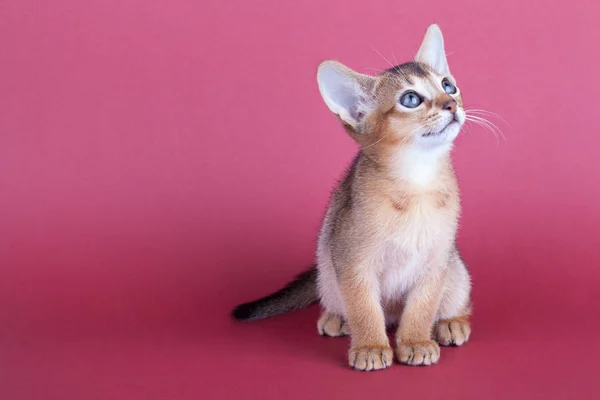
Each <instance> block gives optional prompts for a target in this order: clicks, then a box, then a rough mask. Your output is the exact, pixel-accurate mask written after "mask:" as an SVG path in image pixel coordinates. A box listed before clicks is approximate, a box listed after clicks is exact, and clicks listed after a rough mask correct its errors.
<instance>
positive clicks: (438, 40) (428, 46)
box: [415, 24, 450, 75]
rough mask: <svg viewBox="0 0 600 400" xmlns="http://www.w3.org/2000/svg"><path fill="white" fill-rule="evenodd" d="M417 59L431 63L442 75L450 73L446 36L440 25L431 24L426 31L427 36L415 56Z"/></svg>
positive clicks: (424, 62)
mask: <svg viewBox="0 0 600 400" xmlns="http://www.w3.org/2000/svg"><path fill="white" fill-rule="evenodd" d="M415 61H417V62H420V63H423V64H427V65H429V66H430V67H431V68H432V69H433V70H434V71H435V72H437V73H438V74H440V75H448V74H450V68H448V60H446V52H445V50H444V37H443V36H442V31H441V30H440V27H439V26H437V25H436V24H433V25H430V26H429V28H428V29H427V32H426V33H425V38H424V39H423V43H421V47H420V48H419V51H418V52H417V55H416V56H415Z"/></svg>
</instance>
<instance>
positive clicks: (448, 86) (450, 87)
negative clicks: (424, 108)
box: [442, 78, 456, 94]
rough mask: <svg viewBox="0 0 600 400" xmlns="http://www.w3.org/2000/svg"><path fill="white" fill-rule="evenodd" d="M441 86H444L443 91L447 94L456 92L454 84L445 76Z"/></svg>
mask: <svg viewBox="0 0 600 400" xmlns="http://www.w3.org/2000/svg"><path fill="white" fill-rule="evenodd" d="M442 87H443V88H444V92H446V93H448V94H455V93H456V86H454V85H453V84H452V83H450V81H449V80H448V79H446V78H444V80H443V81H442Z"/></svg>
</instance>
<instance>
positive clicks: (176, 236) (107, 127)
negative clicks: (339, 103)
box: [0, 0, 600, 400]
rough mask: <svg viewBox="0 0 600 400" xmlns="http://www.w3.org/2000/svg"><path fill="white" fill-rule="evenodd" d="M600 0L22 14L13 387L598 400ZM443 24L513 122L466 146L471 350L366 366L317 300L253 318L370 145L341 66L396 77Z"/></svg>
mask: <svg viewBox="0 0 600 400" xmlns="http://www.w3.org/2000/svg"><path fill="white" fill-rule="evenodd" d="M599 4H600V3H598V2H597V1H595V0H588V1H584V0H571V1H548V0H527V1H523V0H519V1H517V0H501V1H479V0H470V1H436V0H430V1H427V2H419V1H402V2H401V1H377V0H370V1H353V0H345V1H342V0H336V1H318V2H317V1H295V2H291V1H281V0H279V1H275V0H272V1H242V0H236V1H217V0H210V1H207V0H201V1H185V0H86V1H79V0H54V1H33V0H5V1H3V2H2V4H1V6H0V38H1V39H0V41H1V42H0V43H1V45H0V71H1V73H2V76H1V78H0V266H1V277H0V366H1V367H0V397H2V398H3V399H6V400H21V399H31V400H37V399H44V400H47V399H61V400H70V399H183V400H184V399H228V398H252V397H256V398H261V399H268V398H285V399H310V398H361V399H365V398H371V397H377V398H385V397H389V398H396V397H404V396H410V397H411V398H434V397H435V398H439V397H440V396H443V398H445V399H449V398H450V399H453V398H462V399H464V398H476V399H481V398H486V399H495V398H498V399H501V398H509V397H510V398H523V399H532V398H538V397H539V398H542V397H543V398H545V399H554V398H556V399H558V398H591V397H593V395H592V393H596V395H597V392H598V389H597V387H598V386H597V371H598V368H597V364H596V361H597V359H598V355H599V354H600V344H599V343H600V342H599V341H598V330H599V329H600V321H599V316H600V301H599V295H600V293H599V283H598V281H599V279H600V272H599V269H598V265H599V262H600V246H599V243H598V242H599V233H600V232H599V228H598V227H599V226H600V225H599V223H600V185H599V176H600V162H599V161H598V155H597V153H598V147H599V145H600V135H599V134H598V122H597V121H598V109H599V107H598V106H599V105H600V104H599V99H600V84H599V83H598V79H599V78H598V76H597V71H599V70H600V57H599V55H598V43H600V26H599V24H598V16H599V15H600V6H599ZM432 22H437V23H439V24H440V25H441V27H442V30H443V32H444V34H445V38H446V43H447V51H448V52H449V53H450V56H449V61H450V66H451V68H452V70H453V72H454V74H455V76H456V77H457V79H458V83H459V86H460V87H461V89H462V91H463V93H464V96H465V101H466V103H467V105H469V106H471V107H475V108H485V109H487V110H491V111H494V112H496V113H498V114H500V115H501V116H502V117H503V118H504V119H505V120H506V121H507V124H505V123H503V122H502V121H500V120H498V119H494V120H493V121H494V122H496V123H498V124H499V126H500V127H501V128H502V130H503V131H504V134H505V136H506V140H501V141H500V143H499V144H497V142H496V139H495V138H494V137H493V135H492V134H490V133H489V132H486V131H484V130H482V129H481V128H479V127H477V126H472V127H471V133H468V132H465V134H464V135H461V137H459V139H458V142H457V146H456V151H455V160H456V169H457V172H458V175H459V178H460V181H461V184H462V191H463V200H464V216H463V218H462V224H461V230H460V234H459V245H460V247H461V248H462V250H463V254H464V257H465V259H466V261H467V262H468V264H469V266H470V269H471V272H472V275H473V279H474V285H475V286H474V287H475V289H474V300H475V317H474V319H473V329H474V330H473V336H472V341H471V342H470V343H469V344H468V345H466V346H465V347H464V348H460V349H443V350H442V358H441V360H440V364H439V365H437V366H435V367H431V368H408V367H402V366H399V365H397V364H395V365H394V366H393V367H392V368H391V369H389V370H386V371H382V372H377V373H371V374H364V373H363V374H361V373H357V372H353V371H351V370H349V369H347V368H346V365H345V357H346V356H345V352H346V349H347V346H348V340H347V339H339V340H333V339H331V340H327V339H324V338H320V337H318V336H317V334H316V325H315V324H316V318H317V314H318V309H317V308H316V307H312V308H310V309H308V310H304V311H301V312H297V313H293V314H289V315H286V316H282V317H279V318H275V319H272V320H268V321H263V322H259V323H252V324H236V323H234V322H233V321H231V320H230V319H229V316H228V313H229V311H230V309H231V307H232V306H233V305H234V304H236V303H238V302H241V301H247V300H251V299H253V298H255V297H257V296H260V295H264V294H267V293H268V292H269V291H271V290H274V289H277V288H278V287H279V286H280V285H282V284H283V283H285V282H286V281H287V280H288V279H289V278H291V277H292V275H294V274H296V273H298V272H299V271H301V270H303V269H304V268H305V267H306V266H307V265H308V264H309V263H311V262H312V260H313V252H314V247H315V238H316V234H317V229H318V226H319V222H320V219H321V217H322V214H323V211H324V207H325V204H326V201H327V199H328V196H329V193H330V189H331V188H332V186H333V184H334V182H335V181H336V179H337V178H338V177H339V175H340V173H341V171H342V170H343V169H344V168H345V167H346V165H347V164H348V162H349V161H350V159H351V158H352V156H353V155H354V153H355V151H356V148H355V146H354V145H353V143H352V141H351V140H350V138H349V137H347V136H346V134H345V133H344V132H343V130H342V128H341V127H340V125H339V124H338V122H337V121H336V119H335V118H334V117H333V116H332V115H330V113H329V111H328V110H327V108H326V107H325V105H324V104H323V102H322V100H321V98H320V96H319V93H318V90H317V86H316V81H315V72H316V67H317V65H318V63H319V62H320V61H322V60H324V59H329V58H333V59H337V60H340V61H342V62H344V63H346V64H347V65H349V66H351V67H353V68H355V69H357V70H358V71H360V72H366V73H376V69H384V68H387V67H388V64H387V62H386V61H384V60H383V58H382V57H381V56H379V55H378V54H377V52H376V51H374V50H373V49H372V47H374V48H375V49H377V51H379V52H380V53H381V54H382V55H383V56H385V57H386V58H388V59H389V60H391V61H393V59H394V58H396V59H397V60H398V61H407V60H409V59H410V58H412V56H413V55H414V53H415V52H416V50H417V48H418V45H419V43H420V40H421V38H422V35H423V34H424V32H425V29H426V28H427V26H428V25H429V24H430V23H432ZM392 396H393V397H392ZM415 396H418V397H415Z"/></svg>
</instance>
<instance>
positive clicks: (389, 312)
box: [233, 25, 471, 371]
mask: <svg viewBox="0 0 600 400" xmlns="http://www.w3.org/2000/svg"><path fill="white" fill-rule="evenodd" d="M317 81H318V84H319V90H320V92H321V95H322V96H323V100H324V101H325V104H327V107H329V109H330V110H331V111H332V112H333V113H334V114H335V115H336V116H337V117H338V118H339V120H340V121H341V122H342V124H343V125H344V127H345V128H346V130H347V132H348V133H349V134H350V136H351V137H352V138H353V139H354V140H356V141H357V142H358V144H359V145H360V152H359V153H358V155H357V156H356V158H355V160H354V162H353V163H352V165H351V167H350V168H349V170H348V171H347V173H346V175H345V177H344V179H343V180H342V181H341V182H340V184H339V185H338V187H337V188H336V190H335V191H334V193H333V195H332V198H331V201H330V203H329V207H328V209H327V213H326V215H325V218H324V221H323V225H322V228H321V232H320V236H319V240H318V249H317V264H316V266H315V267H313V268H312V269H310V270H309V271H307V272H305V273H303V274H301V275H300V276H299V277H298V278H297V279H296V280H295V281H293V282H291V283H290V284H288V286H286V287H285V288H283V289H281V290H280V291H278V292H276V293H274V294H271V295H270V296H267V297H265V298H263V299H260V300H257V301H254V302H251V303H247V304H242V305H240V306H238V307H237V308H236V309H235V310H234V312H233V316H234V317H235V318H236V319H240V320H253V319H262V318H266V317H270V316H274V315H278V314H281V313H284V312H287V311H291V310H294V309H297V308H301V307H305V306H307V305H309V304H311V303H313V302H316V301H319V302H320V303H321V306H322V309H323V311H322V314H321V317H320V318H319V321H318V324H317V325H318V331H319V333H320V334H321V335H325V336H333V337H338V336H344V335H350V337H351V347H350V351H349V353H348V363H349V364H350V366H351V367H353V368H355V369H357V370H366V371H371V370H379V369H384V368H386V367H389V366H390V365H391V364H392V361H393V358H394V357H393V355H394V352H393V350H392V347H391V346H390V342H389V338H388V335H387V332H386V327H389V326H398V328H397V331H396V334H395V338H396V352H395V354H396V358H397V359H398V361H399V362H401V363H403V364H408V365H431V364H435V363H437V361H438V359H439V358H440V348H439V346H438V343H439V344H441V345H456V346H460V345H462V344H464V343H465V342H466V341H467V340H468V339H469V334H470V333H471V329H470V327H469V314H470V312H471V300H470V292H471V283H470V277H469V273H468V272H467V269H466V267H465V263H464V262H463V261H462V260H461V258H460V255H459V253H458V250H457V248H456V244H455V236H456V230H457V223H458V217H459V212H460V203H459V190H458V184H457V181H456V177H455V174H454V171H453V168H452V163H451V160H450V150H451V148H452V143H453V141H454V139H455V138H456V137H457V135H458V133H459V130H460V128H461V127H462V125H463V124H464V122H465V119H466V114H465V111H464V109H463V106H462V97H461V93H460V90H459V89H458V87H457V86H456V82H455V80H454V78H453V77H452V75H451V74H450V70H449V69H448V62H447V60H446V54H445V52H444V40H443V37H442V32H441V31H440V28H439V27H438V26H437V25H431V26H430V27H429V29H428V30H427V33H426V34H425V38H424V40H423V43H422V44H421V47H420V48H419V51H418V52H417V55H416V57H415V59H414V61H412V62H408V63H405V64H402V65H398V66H396V67H393V68H391V69H389V70H387V71H384V72H382V73H381V74H379V75H377V76H374V77H373V76H367V75H362V74H359V73H357V72H354V71H353V70H351V69H350V68H348V67H346V66H344V65H342V64H340V63H338V62H335V61H325V62H323V63H322V64H321V65H320V66H319V69H318V74H317Z"/></svg>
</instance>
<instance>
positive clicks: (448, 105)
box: [442, 99, 456, 114]
mask: <svg viewBox="0 0 600 400" xmlns="http://www.w3.org/2000/svg"><path fill="white" fill-rule="evenodd" d="M442 109H443V110H448V111H450V112H451V113H452V114H454V113H455V112H456V100H454V99H450V100H447V101H446V102H445V103H444V104H443V105H442Z"/></svg>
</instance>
